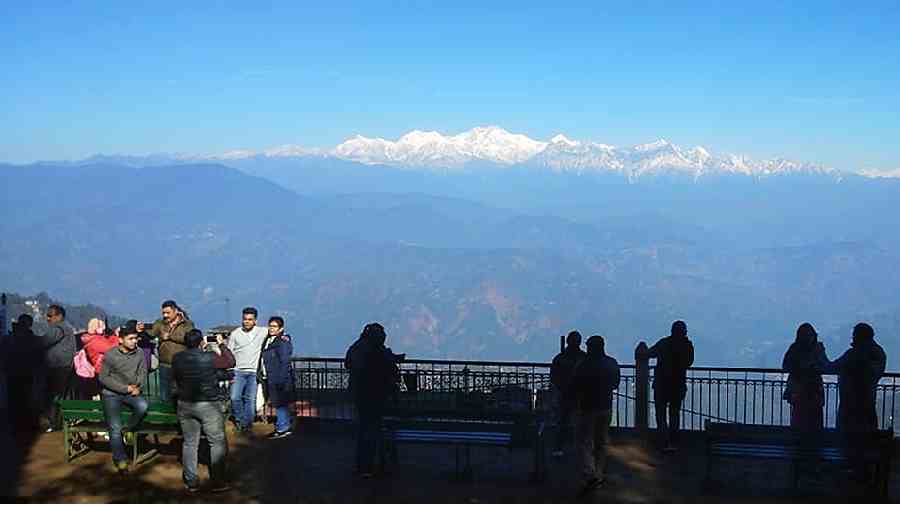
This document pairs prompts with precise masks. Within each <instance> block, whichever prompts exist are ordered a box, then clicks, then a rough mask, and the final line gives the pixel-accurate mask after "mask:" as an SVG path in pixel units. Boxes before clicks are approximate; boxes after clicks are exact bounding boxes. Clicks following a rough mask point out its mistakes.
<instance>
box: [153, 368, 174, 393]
mask: <svg viewBox="0 0 900 506" xmlns="http://www.w3.org/2000/svg"><path fill="white" fill-rule="evenodd" d="M157 370H158V371H159V400H160V401H162V402H171V401H172V383H173V382H174V381H173V380H172V365H171V364H159V369H157Z"/></svg>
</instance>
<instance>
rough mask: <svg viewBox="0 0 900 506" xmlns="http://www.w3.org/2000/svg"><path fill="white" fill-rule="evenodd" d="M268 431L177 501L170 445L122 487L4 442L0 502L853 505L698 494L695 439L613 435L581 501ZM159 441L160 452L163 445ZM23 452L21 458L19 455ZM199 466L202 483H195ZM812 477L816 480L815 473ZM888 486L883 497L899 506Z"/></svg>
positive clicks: (521, 474) (495, 458)
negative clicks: (203, 486)
mask: <svg viewBox="0 0 900 506" xmlns="http://www.w3.org/2000/svg"><path fill="white" fill-rule="evenodd" d="M269 430H271V428H270V426H261V425H258V426H257V427H256V432H255V434H254V435H253V436H250V437H245V436H238V435H236V434H232V433H231V432H230V431H229V435H228V437H229V442H230V445H231V453H230V458H231V461H230V469H231V475H232V478H233V483H234V485H235V488H234V490H233V491H232V492H229V493H226V494H222V495H212V494H206V493H201V494H199V495H188V494H187V493H186V492H184V491H183V488H182V484H181V466H180V464H179V463H178V457H177V456H178V453H179V451H180V449H179V441H178V440H174V441H169V443H170V444H168V445H165V446H164V447H163V448H162V449H161V453H160V456H159V457H158V458H156V459H155V460H153V461H151V462H149V463H147V464H144V465H143V466H142V467H140V468H139V469H137V470H136V471H135V472H134V473H132V474H131V475H130V476H128V477H125V478H121V477H119V476H117V475H116V474H115V473H114V472H113V471H112V467H111V464H110V454H109V452H108V450H107V449H106V448H105V445H99V446H98V451H94V452H91V453H89V454H87V455H85V456H83V457H80V458H79V459H77V460H76V461H74V462H73V463H71V464H67V463H65V462H64V460H63V455H62V435H61V434H59V433H53V434H40V435H37V436H36V437H35V438H34V439H33V440H31V439H30V438H28V437H22V436H20V437H10V435H9V434H8V433H7V434H5V439H4V440H3V441H2V443H3V455H2V456H3V462H4V466H5V468H4V469H3V470H2V471H3V474H2V475H3V476H15V477H16V478H15V479H13V480H11V481H10V482H8V483H6V484H3V485H0V487H4V486H5V488H0V496H6V497H9V498H10V499H11V500H18V501H30V502H74V503H78V502H168V503H176V502H220V503H225V502H227V503H231V502H287V503H293V502H325V503H335V502H337V503H346V502H379V503H380V502H392V503H393V502H400V503H408V502H423V503H433V502H439V503H444V502H455V503H480V502H503V503H505V502H579V501H583V502H841V501H848V500H849V501H851V502H856V501H859V500H861V499H862V497H860V496H858V495H855V494H856V493H857V492H858V491H857V492H852V494H853V495H849V496H848V495H847V494H846V493H845V487H846V485H847V483H846V479H844V478H843V476H844V475H843V473H840V472H838V471H837V470H833V469H821V470H819V471H820V472H819V473H818V476H808V477H806V478H804V479H803V480H802V481H801V484H800V491H799V493H797V494H793V493H791V492H790V491H789V490H787V486H788V483H787V476H788V474H787V473H788V469H787V466H786V465H782V464H772V463H763V462H756V463H753V462H734V463H729V462H723V463H720V464H717V465H716V466H715V467H714V471H715V474H716V476H717V479H716V480H715V483H714V484H713V486H711V487H705V486H704V483H703V473H704V470H705V459H704V458H703V455H702V448H703V446H702V440H700V439H694V440H692V441H690V442H688V444H687V445H686V447H685V448H684V449H683V450H682V451H681V452H679V453H678V454H675V455H672V456H661V455H658V454H656V453H655V452H652V451H648V450H647V449H646V447H645V445H643V444H642V443H641V442H640V441H639V440H638V439H637V438H636V437H634V436H633V435H631V434H623V433H620V434H614V436H613V442H612V446H611V449H610V456H611V462H610V469H609V470H610V477H609V483H608V485H607V486H606V487H605V488H603V489H601V490H599V491H597V492H596V493H594V494H592V495H591V496H589V497H586V498H583V499H580V498H578V497H577V496H576V491H577V483H576V480H575V479H574V478H573V473H574V471H575V469H576V468H575V461H574V459H573V457H572V455H571V453H570V454H568V455H567V456H565V457H563V458H562V459H552V458H549V457H548V464H549V465H550V467H551V469H550V473H549V477H548V479H547V480H546V481H545V482H544V483H542V484H532V483H529V482H528V480H527V478H528V472H529V470H530V466H531V462H532V453H531V452H530V450H528V449H516V450H512V451H509V450H503V449H484V448H481V449H473V454H472V456H473V463H474V467H475V477H474V478H473V480H471V481H469V482H460V481H456V480H455V479H454V477H453V467H454V461H453V451H452V449H450V448H443V447H426V446H406V447H401V459H400V463H399V465H397V466H394V467H392V468H391V469H390V474H389V475H387V476H384V477H382V478H376V479H371V480H362V479H359V478H356V477H354V476H353V475H352V473H351V469H352V464H353V449H354V446H353V440H352V438H351V437H350V436H349V435H346V434H331V435H328V434H320V433H312V432H310V431H309V429H307V428H304V427H301V428H300V430H298V431H297V432H296V433H295V435H294V436H293V437H291V438H286V439H281V440H276V441H268V440H265V439H264V438H263V436H264V434H266V433H267V432H268V431H269ZM164 441H166V440H165V439H164ZM19 448H22V450H21V451H20V450H18V449H19ZM205 473H206V468H205V467H203V466H201V475H202V476H203V477H204V478H205V477H206V474H205ZM814 474H815V473H814ZM896 478H897V477H896V476H895V479H894V481H893V483H894V485H893V487H892V488H893V490H892V497H894V498H897V497H900V493H898V492H900V491H898V490H897V485H896V483H898V482H900V480H897V479H896Z"/></svg>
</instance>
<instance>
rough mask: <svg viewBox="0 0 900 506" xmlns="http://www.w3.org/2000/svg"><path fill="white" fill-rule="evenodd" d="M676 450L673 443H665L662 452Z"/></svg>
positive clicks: (673, 451)
mask: <svg viewBox="0 0 900 506" xmlns="http://www.w3.org/2000/svg"><path fill="white" fill-rule="evenodd" d="M677 451H678V447H677V446H675V445H673V444H667V445H666V447H665V448H663V452H665V453H675V452H677Z"/></svg>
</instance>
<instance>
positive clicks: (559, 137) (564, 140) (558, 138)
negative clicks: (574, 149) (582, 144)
mask: <svg viewBox="0 0 900 506" xmlns="http://www.w3.org/2000/svg"><path fill="white" fill-rule="evenodd" d="M550 144H565V145H566V146H575V145H577V144H578V143H577V142H575V141H573V140H571V139H569V138H568V137H566V136H565V135H563V134H556V135H555V136H554V137H553V138H552V139H550Z"/></svg>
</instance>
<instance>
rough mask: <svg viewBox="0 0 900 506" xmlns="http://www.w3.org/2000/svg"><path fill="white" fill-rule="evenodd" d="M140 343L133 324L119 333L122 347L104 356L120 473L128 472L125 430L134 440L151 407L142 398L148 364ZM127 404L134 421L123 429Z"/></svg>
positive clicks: (107, 411) (107, 410) (105, 392)
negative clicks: (124, 409) (123, 418)
mask: <svg viewBox="0 0 900 506" xmlns="http://www.w3.org/2000/svg"><path fill="white" fill-rule="evenodd" d="M137 341H138V331H137V328H136V327H135V325H134V323H132V322H129V324H126V325H125V326H124V327H122V328H121V329H120V330H119V345H118V346H117V347H115V348H113V349H111V350H109V351H108V352H107V353H106V355H105V356H104V358H103V369H102V370H101V371H100V375H99V377H98V380H99V381H100V386H101V387H102V390H101V391H100V395H101V397H102V399H103V412H104V415H105V417H106V423H107V424H108V425H109V444H110V446H111V447H112V454H113V464H114V465H115V467H116V470H117V471H119V472H120V473H125V472H127V471H128V455H126V453H125V442H124V441H123V439H122V438H123V430H124V434H126V435H127V437H128V438H129V439H130V438H133V437H134V434H133V431H134V430H135V429H136V428H137V426H138V425H139V424H140V423H141V421H142V420H143V419H144V415H146V414H147V407H148V404H147V399H145V398H144V397H143V396H142V395H141V394H142V393H143V391H144V387H145V384H146V382H147V364H146V363H145V362H144V354H143V353H142V352H140V351H138V349H137ZM123 404H124V405H127V406H129V407H130V408H131V418H130V419H129V420H128V425H127V426H125V427H123V426H122V405H123Z"/></svg>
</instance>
